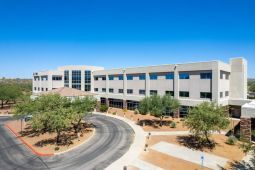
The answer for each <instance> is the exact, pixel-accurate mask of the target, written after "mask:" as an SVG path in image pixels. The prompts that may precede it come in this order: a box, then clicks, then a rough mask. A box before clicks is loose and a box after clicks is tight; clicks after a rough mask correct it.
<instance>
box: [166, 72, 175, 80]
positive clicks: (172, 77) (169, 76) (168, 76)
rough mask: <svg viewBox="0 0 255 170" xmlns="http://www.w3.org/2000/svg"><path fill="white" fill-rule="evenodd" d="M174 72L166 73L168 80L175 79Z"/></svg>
mask: <svg viewBox="0 0 255 170" xmlns="http://www.w3.org/2000/svg"><path fill="white" fill-rule="evenodd" d="M173 79H174V74H173V73H166V80H173Z"/></svg>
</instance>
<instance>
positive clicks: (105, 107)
mask: <svg viewBox="0 0 255 170" xmlns="http://www.w3.org/2000/svg"><path fill="white" fill-rule="evenodd" d="M107 110H108V106H107V105H105V104H102V105H101V106H100V112H106V111H107Z"/></svg>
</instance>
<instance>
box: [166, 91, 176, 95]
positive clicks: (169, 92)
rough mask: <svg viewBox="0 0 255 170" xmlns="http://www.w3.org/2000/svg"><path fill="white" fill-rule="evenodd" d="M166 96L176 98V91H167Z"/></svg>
mask: <svg viewBox="0 0 255 170" xmlns="http://www.w3.org/2000/svg"><path fill="white" fill-rule="evenodd" d="M166 95H170V96H174V91H166Z"/></svg>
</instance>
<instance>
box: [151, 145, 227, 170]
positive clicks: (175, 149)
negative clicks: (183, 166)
mask: <svg viewBox="0 0 255 170" xmlns="http://www.w3.org/2000/svg"><path fill="white" fill-rule="evenodd" d="M151 149H153V150H155V151H158V152H161V153H163V154H166V155H169V156H172V157H176V158H179V159H183V160H186V161H189V162H193V163H196V164H201V163H202V159H201V157H202V156H203V157H204V161H203V165H204V166H205V167H208V168H211V169H214V170H221V169H222V167H224V166H225V164H226V163H227V161H228V159H226V158H223V157H220V156H216V155H212V154H209V153H205V152H201V151H196V150H192V149H188V148H186V147H183V146H178V145H174V144H171V143H167V142H159V143H157V144H155V145H153V146H152V147H151Z"/></svg>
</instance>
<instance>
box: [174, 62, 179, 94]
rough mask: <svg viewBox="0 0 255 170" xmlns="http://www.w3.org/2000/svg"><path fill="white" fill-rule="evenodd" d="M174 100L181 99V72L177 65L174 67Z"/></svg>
mask: <svg viewBox="0 0 255 170" xmlns="http://www.w3.org/2000/svg"><path fill="white" fill-rule="evenodd" d="M173 86H174V98H175V99H179V71H178V69H177V65H175V67H174V84H173Z"/></svg>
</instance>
